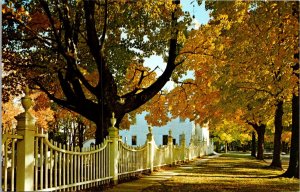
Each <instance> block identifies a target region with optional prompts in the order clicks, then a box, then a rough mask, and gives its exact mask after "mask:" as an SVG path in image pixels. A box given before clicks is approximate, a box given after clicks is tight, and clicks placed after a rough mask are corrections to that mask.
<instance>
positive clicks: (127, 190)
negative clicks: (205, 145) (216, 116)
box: [104, 155, 219, 192]
mask: <svg viewBox="0 0 300 192" xmlns="http://www.w3.org/2000/svg"><path fill="white" fill-rule="evenodd" d="M218 156H219V155H213V156H205V157H201V158H197V159H195V160H193V161H191V162H189V163H186V164H182V165H180V166H178V167H174V169H170V170H163V171H158V172H154V173H153V174H151V175H149V176H143V177H142V178H140V179H137V180H134V181H130V182H126V183H121V184H118V185H116V186H114V187H113V188H110V189H106V190H104V191H105V192H137V191H142V190H143V189H145V188H147V187H150V186H152V185H162V184H163V183H164V181H166V180H169V179H171V178H172V177H173V176H175V175H179V174H180V173H182V172H184V170H185V169H192V168H193V166H195V165H199V164H201V163H204V162H206V161H208V160H209V159H211V158H215V157H218Z"/></svg>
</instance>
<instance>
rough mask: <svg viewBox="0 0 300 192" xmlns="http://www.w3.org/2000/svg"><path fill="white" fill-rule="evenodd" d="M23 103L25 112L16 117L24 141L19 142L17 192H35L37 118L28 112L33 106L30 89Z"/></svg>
mask: <svg viewBox="0 0 300 192" xmlns="http://www.w3.org/2000/svg"><path fill="white" fill-rule="evenodd" d="M21 101H22V106H23V108H24V109H25V112H23V113H21V114H19V115H18V116H16V117H15V118H16V120H17V133H18V135H22V136H23V139H22V140H18V142H17V165H16V166H17V168H16V169H17V171H16V190H17V191H33V190H34V188H33V186H34V134H35V131H36V129H35V118H34V117H33V116H32V115H31V114H30V113H29V111H28V109H29V108H30V107H31V105H32V101H31V98H30V97H29V88H28V87H26V89H25V96H24V97H23V98H22V100H21Z"/></svg>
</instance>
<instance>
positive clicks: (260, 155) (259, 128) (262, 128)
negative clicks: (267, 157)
mask: <svg viewBox="0 0 300 192" xmlns="http://www.w3.org/2000/svg"><path fill="white" fill-rule="evenodd" d="M247 123H248V124H249V125H251V126H252V127H253V128H254V130H255V131H256V133H257V156H256V159H258V160H264V143H265V132H266V125H265V124H258V123H253V122H251V121H247Z"/></svg>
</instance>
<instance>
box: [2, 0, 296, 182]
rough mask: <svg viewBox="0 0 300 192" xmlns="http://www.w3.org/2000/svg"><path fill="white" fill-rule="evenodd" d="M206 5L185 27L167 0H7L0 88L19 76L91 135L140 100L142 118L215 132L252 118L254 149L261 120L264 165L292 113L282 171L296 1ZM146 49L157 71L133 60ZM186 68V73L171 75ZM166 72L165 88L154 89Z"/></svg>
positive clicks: (18, 82)
mask: <svg viewBox="0 0 300 192" xmlns="http://www.w3.org/2000/svg"><path fill="white" fill-rule="evenodd" d="M206 7H207V9H209V10H210V11H211V18H212V19H211V21H210V22H209V23H208V24H207V25H203V26H201V27H200V29H199V30H192V31H188V30H187V26H188V24H189V22H190V21H191V18H190V17H189V15H188V14H187V13H184V12H182V10H181V7H180V4H179V1H171V0H170V1H156V0H146V1H143V3H141V2H140V1H130V0H121V1H114V0H95V1H67V0H64V1H48V0H31V1H25V2H24V1H21V0H20V1H18V0H8V1H7V3H6V4H5V5H3V10H2V14H3V63H4V69H5V71H6V74H5V77H4V78H3V83H4V87H3V89H4V90H3V93H4V97H3V99H4V100H5V99H6V98H9V97H8V96H9V95H11V94H15V95H16V94H18V93H20V88H21V87H22V84H25V83H28V84H30V86H31V88H33V89H38V90H40V91H43V92H44V93H45V94H46V95H47V96H48V98H49V99H50V100H52V101H53V102H55V103H57V104H58V105H60V106H62V107H64V108H66V109H68V110H71V111H74V112H76V113H78V114H80V115H81V116H83V117H85V118H86V119H88V120H90V121H92V122H93V123H94V124H95V126H96V131H95V137H96V143H101V141H102V140H103V138H105V136H107V134H108V132H107V129H108V127H109V126H110V124H109V119H110V118H111V113H112V112H115V114H116V118H117V127H128V126H129V125H130V122H131V121H133V120H134V116H135V114H137V113H139V112H141V111H143V110H147V111H148V112H149V115H148V116H147V117H146V118H147V121H148V122H149V123H151V124H153V125H163V124H165V123H167V121H168V120H169V119H170V117H169V116H168V113H169V112H170V113H171V114H172V117H178V116H179V117H181V118H189V119H191V120H194V121H195V122H197V123H199V124H205V123H209V127H210V128H211V129H212V130H213V129H214V130H220V131H219V132H221V131H224V130H225V129H226V128H230V129H236V130H238V131H240V132H243V130H244V129H248V128H249V127H251V128H253V129H254V130H255V131H256V133H257V137H258V148H257V158H258V159H263V151H264V148H263V147H264V135H265V131H266V128H267V127H271V128H272V127H273V128H274V153H273V161H272V164H271V165H272V166H273V167H281V161H280V149H281V146H280V145H281V135H282V130H283V127H284V126H289V125H292V137H291V160H290V166H289V169H288V171H287V174H286V176H289V177H290V176H296V177H299V173H296V172H295V170H298V169H296V168H299V145H298V144H299V96H298V85H299V62H298V59H299V49H298V45H297V42H298V41H299V39H298V36H299V34H298V30H297V29H298V28H299V20H298V19H299V4H298V2H240V1H237V2H235V1H233V2H206ZM154 54H155V55H161V56H162V57H163V58H164V60H165V62H166V66H165V69H164V70H163V73H162V75H161V76H159V77H157V75H156V74H155V70H151V69H150V68H147V67H145V66H144V60H143V58H145V57H149V56H151V55H154ZM157 68H159V66H157ZM157 68H156V69H157ZM189 71H192V72H194V74H195V76H194V78H190V79H184V80H183V78H182V77H184V75H185V74H187V72H189ZM169 80H172V81H174V82H175V83H176V86H175V88H174V89H173V90H171V91H170V92H168V91H166V90H163V91H161V89H162V88H163V86H164V85H165V84H166V82H168V81H169ZM229 125H230V127H229ZM241 127H242V128H241ZM217 132H218V131H217ZM249 132H251V131H249ZM224 136H225V135H224Z"/></svg>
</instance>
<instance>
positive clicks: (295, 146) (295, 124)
mask: <svg viewBox="0 0 300 192" xmlns="http://www.w3.org/2000/svg"><path fill="white" fill-rule="evenodd" d="M293 16H295V18H297V20H298V23H299V2H298V1H296V2H294V5H293ZM295 50H299V49H298V45H296V46H295ZM294 58H295V60H296V61H297V62H296V63H295V65H294V66H293V75H295V76H296V77H297V79H298V84H297V86H296V90H297V93H293V98H292V138H291V151H290V161H289V167H288V169H287V170H286V172H285V173H284V174H282V175H281V176H283V177H289V178H291V177H296V178H299V123H300V122H299V116H300V115H299V80H300V78H299V73H297V71H298V70H299V51H297V52H296V53H295V54H294Z"/></svg>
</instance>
